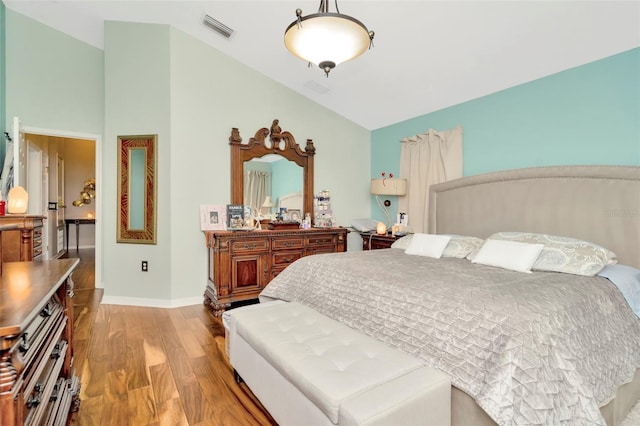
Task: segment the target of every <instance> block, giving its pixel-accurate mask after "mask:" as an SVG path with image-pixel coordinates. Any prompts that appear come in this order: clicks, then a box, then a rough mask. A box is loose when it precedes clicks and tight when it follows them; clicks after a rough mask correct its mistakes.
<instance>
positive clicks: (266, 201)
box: [262, 195, 275, 208]
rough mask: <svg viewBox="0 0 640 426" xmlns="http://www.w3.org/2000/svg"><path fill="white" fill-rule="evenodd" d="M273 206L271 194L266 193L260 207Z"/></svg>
mask: <svg viewBox="0 0 640 426" xmlns="http://www.w3.org/2000/svg"><path fill="white" fill-rule="evenodd" d="M274 206H275V204H274V202H273V200H272V199H271V196H270V195H268V196H267V198H265V199H264V203H262V207H265V208H271V207H274Z"/></svg>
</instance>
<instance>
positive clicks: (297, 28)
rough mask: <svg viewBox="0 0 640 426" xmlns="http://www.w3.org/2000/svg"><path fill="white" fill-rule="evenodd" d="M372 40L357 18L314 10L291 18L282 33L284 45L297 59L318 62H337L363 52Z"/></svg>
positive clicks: (352, 57)
mask: <svg viewBox="0 0 640 426" xmlns="http://www.w3.org/2000/svg"><path fill="white" fill-rule="evenodd" d="M370 43H371V37H370V36H369V31H367V28H366V27H365V26H364V24H363V23H362V22H360V21H358V20H357V19H354V18H352V17H350V16H347V15H343V14H340V13H314V14H312V15H308V16H305V17H302V18H301V19H300V23H298V21H297V20H296V21H293V22H292V23H291V24H290V25H289V26H288V27H287V29H286V31H285V33H284V44H285V46H286V47H287V49H288V50H289V51H290V52H291V53H293V54H294V55H295V56H297V57H298V58H300V59H303V60H305V61H307V62H311V63H312V64H315V65H318V66H320V63H322V62H333V63H334V64H335V65H336V66H337V65H339V64H340V63H342V62H346V61H349V60H351V59H354V58H357V57H358V56H360V55H362V54H363V53H364V52H365V51H366V50H367V49H368V48H369V45H370Z"/></svg>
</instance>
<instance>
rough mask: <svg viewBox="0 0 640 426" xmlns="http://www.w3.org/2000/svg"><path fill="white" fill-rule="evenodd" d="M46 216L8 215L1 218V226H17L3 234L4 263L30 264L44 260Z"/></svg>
mask: <svg viewBox="0 0 640 426" xmlns="http://www.w3.org/2000/svg"><path fill="white" fill-rule="evenodd" d="M43 220H44V216H37V215H24V214H8V215H5V216H0V226H4V225H7V226H10V225H13V226H15V229H12V230H9V231H4V232H3V233H2V261H3V262H29V261H31V260H40V259H42V222H43Z"/></svg>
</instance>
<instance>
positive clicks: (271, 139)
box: [229, 120, 316, 217]
mask: <svg viewBox="0 0 640 426" xmlns="http://www.w3.org/2000/svg"><path fill="white" fill-rule="evenodd" d="M278 124H279V123H278V120H273V123H272V125H271V127H270V128H266V127H263V128H262V129H259V130H258V131H257V132H256V133H255V136H254V137H252V138H251V139H249V142H248V143H246V144H243V143H242V138H241V137H240V132H239V131H238V129H237V128H235V127H234V128H233V129H231V137H229V145H230V146H231V203H232V204H247V203H246V202H245V195H244V194H245V164H246V162H249V161H251V160H253V159H258V158H265V157H267V156H269V157H271V156H274V155H277V156H280V157H282V158H283V159H285V160H288V162H291V163H295V165H296V167H300V168H302V182H301V189H302V210H303V211H302V212H300V213H301V214H304V213H307V212H308V213H310V214H311V216H312V217H313V156H314V155H315V152H316V150H315V147H314V146H313V141H312V140H311V139H307V144H306V146H305V149H304V151H303V150H302V149H301V148H300V146H299V145H298V143H297V142H296V140H295V138H294V137H293V135H292V134H291V133H289V132H287V131H284V132H283V131H282V130H281V129H280V126H279V125H278ZM285 167H290V166H287V165H285ZM287 173H288V174H287V175H286V176H291V175H294V176H295V172H287ZM267 195H269V196H271V195H272V194H271V193H267Z"/></svg>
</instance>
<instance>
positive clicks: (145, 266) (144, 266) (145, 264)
mask: <svg viewBox="0 0 640 426" xmlns="http://www.w3.org/2000/svg"><path fill="white" fill-rule="evenodd" d="M148 270H149V262H147V261H146V260H143V261H142V272H147V271H148Z"/></svg>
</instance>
